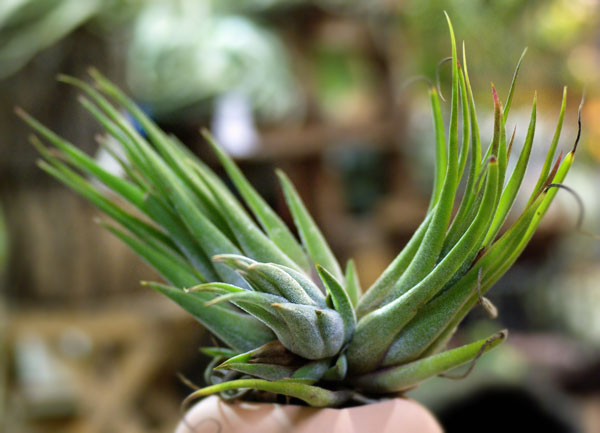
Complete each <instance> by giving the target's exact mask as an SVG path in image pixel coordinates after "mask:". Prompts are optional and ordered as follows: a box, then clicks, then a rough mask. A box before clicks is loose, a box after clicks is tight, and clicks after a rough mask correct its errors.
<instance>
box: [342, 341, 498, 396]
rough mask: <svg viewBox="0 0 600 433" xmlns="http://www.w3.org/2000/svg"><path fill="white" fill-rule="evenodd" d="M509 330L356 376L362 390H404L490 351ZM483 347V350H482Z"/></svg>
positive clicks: (355, 380)
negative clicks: (425, 356) (412, 360)
mask: <svg viewBox="0 0 600 433" xmlns="http://www.w3.org/2000/svg"><path fill="white" fill-rule="evenodd" d="M507 334H508V332H507V331H500V332H499V333H497V334H495V335H493V336H492V337H490V338H486V339H483V340H479V341H476V342H474V343H471V344H467V345H465V346H461V347H458V348H456V349H452V350H448V351H446V352H442V353H439V354H437V355H433V356H430V357H428V358H423V359H420V360H418V361H414V362H411V363H409V364H404V365H400V366H397V367H390V368H386V369H383V370H378V371H375V372H373V373H369V374H365V375H362V376H358V377H356V378H354V379H352V382H353V384H354V385H355V386H356V387H357V388H359V389H362V390H365V391H368V392H377V393H390V392H401V391H405V390H408V389H410V388H413V387H414V386H415V385H417V384H418V383H420V382H422V381H424V380H425V379H429V378H431V377H434V376H437V375H439V374H441V373H444V372H446V371H448V370H451V369H453V368H456V367H459V366H461V365H463V364H465V363H467V362H469V361H472V360H474V359H476V357H477V356H478V355H479V354H480V351H481V350H483V352H487V351H489V350H491V349H493V348H494V347H496V346H498V345H499V344H500V343H502V342H503V341H504V340H505V339H506V337H507ZM482 348H483V349H482Z"/></svg>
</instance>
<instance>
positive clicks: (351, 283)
mask: <svg viewBox="0 0 600 433" xmlns="http://www.w3.org/2000/svg"><path fill="white" fill-rule="evenodd" d="M346 292H347V293H348V297H349V298H350V302H352V306H353V307H356V305H357V304H358V300H359V299H360V296H361V294H362V289H361V288H360V280H359V279H358V273H357V271H356V266H355V265H354V260H352V259H350V260H348V263H347V264H346Z"/></svg>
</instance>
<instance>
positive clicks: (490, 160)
mask: <svg viewBox="0 0 600 433" xmlns="http://www.w3.org/2000/svg"><path fill="white" fill-rule="evenodd" d="M448 25H449V29H450V37H451V42H452V44H451V48H452V57H451V59H452V62H451V64H452V95H451V101H450V120H449V128H448V130H447V131H446V130H445V128H444V124H443V121H442V114H441V106H440V95H439V92H438V91H437V90H436V88H434V87H433V86H431V88H430V89H429V96H430V98H431V105H432V110H433V120H434V128H435V136H436V140H435V148H436V169H435V181H434V187H433V193H432V198H431V202H430V206H429V209H428V211H427V215H426V216H425V218H424V220H423V222H422V223H421V225H420V226H419V227H418V229H417V230H416V231H415V233H414V235H413V236H412V238H411V239H410V241H409V242H408V243H407V244H406V246H405V247H404V249H403V250H402V251H401V252H400V253H399V254H398V256H397V257H396V258H395V259H394V260H393V262H392V263H391V264H390V265H389V266H388V267H387V269H386V270H385V271H384V272H383V274H382V275H381V276H380V277H379V278H378V279H377V281H376V282H375V283H374V284H373V285H372V286H371V287H370V288H369V289H368V290H366V291H365V292H364V293H362V291H361V288H360V284H359V278H358V275H357V272H356V268H355V266H354V264H353V262H352V261H349V262H348V263H347V265H346V266H345V269H344V270H343V269H342V267H341V266H340V264H339V263H338V261H337V260H336V258H335V256H334V255H333V253H332V251H331V249H330V247H329V246H328V244H327V242H326V240H325V238H324V237H323V235H322V233H321V232H320V230H319V229H318V227H317V226H316V225H315V222H314V221H313V219H312V217H311V216H310V215H309V213H308V211H307V209H306V207H305V205H304V204H303V202H302V200H301V198H300V197H299V195H298V193H297V191H296V190H295V189H294V186H293V185H292V183H291V181H290V180H289V179H288V177H287V176H286V175H285V174H284V173H283V172H280V171H279V172H277V174H278V176H279V181H280V183H281V187H282V189H283V194H284V195H285V199H286V202H287V205H288V207H289V210H290V212H291V214H292V216H293V220H294V224H295V227H296V229H297V231H298V233H299V238H300V241H299V240H297V239H296V237H295V236H294V234H293V233H292V232H291V230H290V229H289V228H288V227H287V226H286V224H285V223H284V222H283V221H282V220H281V218H280V217H279V216H278V215H277V214H276V213H275V212H274V211H273V210H272V209H271V208H270V207H269V206H268V204H267V203H266V202H265V200H264V199H263V198H261V196H260V195H259V194H258V193H257V192H256V190H255V189H254V188H253V187H252V186H251V185H250V183H249V182H248V181H247V179H246V178H245V177H244V175H243V174H242V172H241V171H240V170H239V169H238V167H237V166H236V164H235V163H234V161H233V160H232V159H231V158H230V157H229V156H228V155H227V154H226V153H225V152H224V151H223V149H222V148H221V147H219V145H218V144H217V143H216V142H215V141H214V140H213V138H212V137H211V135H210V134H209V133H208V132H206V131H205V132H204V136H205V138H206V140H207V141H208V143H210V145H211V146H212V149H213V150H214V152H215V154H216V156H217V157H218V159H219V161H220V162H221V164H222V166H223V168H224V169H225V171H226V173H227V175H228V176H229V179H230V180H231V182H232V183H233V184H234V185H235V187H236V189H237V192H238V193H239V195H240V196H241V198H242V201H243V203H242V202H240V200H238V199H237V198H236V196H235V195H234V194H233V193H232V192H231V191H230V190H229V189H228V187H227V186H226V185H225V183H224V182H223V181H222V180H221V179H220V178H219V177H218V176H217V175H216V174H215V173H214V172H213V171H212V170H211V169H210V168H209V167H208V166H207V165H206V164H205V163H203V162H202V161H200V160H199V159H198V158H197V157H196V156H195V155H194V154H193V153H192V152H190V151H189V150H188V148H186V147H185V146H184V145H182V144H181V143H180V142H179V141H178V140H177V138H176V137H174V136H171V135H168V134H166V133H165V132H163V131H162V130H161V129H159V128H158V127H157V126H156V125H155V124H154V123H153V122H152V121H151V120H150V119H149V118H148V117H147V116H146V115H145V114H144V113H143V111H142V110H140V109H139V108H138V107H137V106H136V105H135V104H134V103H133V102H132V101H131V100H130V99H129V98H128V97H127V96H125V95H124V94H123V93H122V92H121V91H120V90H119V89H118V88H117V87H116V86H115V85H114V84H112V83H111V82H110V81H109V80H107V79H106V78H105V77H103V76H102V75H101V74H100V73H99V72H98V71H96V70H93V69H92V70H91V71H90V75H91V77H92V79H93V81H94V86H91V85H89V84H87V83H85V82H83V81H80V80H78V79H76V78H73V77H67V76H61V77H60V78H59V80H60V81H63V82H65V83H68V84H71V85H73V86H75V87H78V88H79V89H80V90H82V91H83V93H84V95H85V96H82V97H81V98H80V102H81V104H82V105H83V106H84V107H85V108H86V109H87V110H88V111H89V112H90V113H91V114H92V115H93V116H94V117H95V118H96V119H97V120H98V121H99V122H100V124H101V125H102V126H103V127H104V128H105V129H106V132H107V133H108V134H109V135H110V136H112V137H113V138H114V139H115V140H113V141H108V140H104V139H103V140H101V144H102V145H103V146H105V147H106V149H107V150H108V151H110V152H111V153H112V154H113V155H114V157H115V158H116V159H117V161H118V162H119V163H120V164H121V166H122V168H123V171H124V172H125V173H126V176H125V177H118V176H116V175H113V174H111V173H110V172H108V171H106V170H105V169H103V168H102V167H101V166H99V165H98V164H97V163H96V162H95V160H94V159H92V158H90V157H89V156H87V155H86V154H85V153H83V152H81V151H80V150H79V149H78V148H77V147H76V146H74V145H72V144H70V143H68V142H67V141H66V140H64V139H62V138H61V137H59V136H58V135H56V134H55V133H53V132H52V131H50V130H49V129H47V128H46V127H44V126H43V125H42V124H40V123H39V122H38V121H37V120H35V119H34V118H33V117H31V116H30V115H28V114H26V113H25V112H23V111H22V110H18V111H17V112H18V114H19V115H20V116H21V117H22V118H23V119H24V120H25V121H26V122H27V123H28V124H29V125H30V126H31V127H32V128H33V129H34V130H35V131H36V132H37V133H38V134H39V136H41V138H37V137H35V136H34V137H33V138H32V142H33V144H34V145H35V146H36V147H37V149H38V150H39V152H40V154H41V156H42V159H41V160H40V162H39V166H40V167H41V168H42V169H43V170H44V171H46V172H47V173H49V174H50V175H51V176H53V177H55V178H57V179H58V180H59V181H61V182H63V183H64V184H66V185H67V186H69V187H70V188H72V189H73V190H75V191H77V192H78V193H79V194H81V195H82V196H84V197H85V198H87V199H88V200H89V201H90V202H92V203H93V204H94V205H96V206H97V207H98V208H99V209H100V210H101V211H102V212H104V213H105V214H106V215H107V216H109V217H111V218H112V219H113V220H114V221H115V222H116V223H118V226H117V225H114V224H112V223H109V222H103V223H102V224H103V225H104V226H105V227H106V228H107V229H108V230H110V231H111V232H112V233H113V234H114V235H116V236H117V237H119V238H120V239H121V240H122V241H123V242H125V243H126V244H127V245H129V246H130V247H131V248H132V249H133V250H134V251H135V252H136V253H137V254H139V255H140V256H141V257H142V258H143V259H144V260H145V261H146V262H148V263H149V264H150V265H151V266H152V267H154V268H155V269H156V270H157V271H158V272H160V274H161V275H162V277H163V278H164V279H165V280H166V281H167V282H168V284H163V283H157V282H149V283H144V284H147V285H148V286H149V287H151V288H152V289H154V290H156V291H158V292H160V293H162V294H164V295H166V296H167V297H169V298H170V299H172V300H173V301H174V302H176V303H177V304H179V305H180V306H181V307H182V308H183V309H185V310H186V311H187V312H189V313H190V314H192V315H193V316H194V317H195V318H196V319H198V321H199V322H200V323H202V324H203V325H204V326H205V327H206V328H207V329H208V330H209V331H210V332H211V333H212V334H213V335H214V336H215V337H217V338H218V339H219V340H220V341H221V343H222V344H223V347H208V348H204V349H203V352H204V353H205V354H207V355H208V356H210V357H212V358H213V360H212V362H211V363H210V365H209V367H208V369H207V371H206V374H205V376H206V380H207V383H208V386H206V387H204V388H200V389H197V390H196V391H195V392H193V393H192V394H191V396H190V397H189V398H190V399H193V398H198V397H201V396H205V395H209V394H214V393H221V395H222V396H224V397H227V398H233V397H238V396H240V395H241V394H243V393H244V392H248V391H249V390H250V391H251V390H260V391H268V392H271V393H276V394H282V395H285V396H288V397H295V398H298V399H301V400H303V401H305V402H306V403H308V404H309V405H311V406H317V407H324V406H339V405H342V404H344V403H345V402H347V401H348V400H351V399H360V396H361V395H362V396H364V395H368V396H378V395H384V394H391V393H402V392H404V391H406V390H408V389H411V388H413V387H415V386H416V385H417V384H419V383H420V382H421V381H423V380H425V379H427V378H430V377H434V376H438V375H441V374H444V373H445V372H446V371H448V370H451V369H454V368H455V367H458V366H460V365H464V364H467V363H469V362H471V363H472V364H471V366H472V365H473V363H474V362H475V361H476V360H477V358H478V357H479V356H481V355H482V354H483V353H484V352H486V351H488V350H490V349H492V348H494V347H496V346H497V345H499V344H500V343H501V342H502V341H504V340H505V339H506V336H507V332H506V331H500V332H498V333H496V334H494V335H492V336H490V337H487V338H484V339H481V340H479V341H475V342H473V343H470V344H466V345H464V346H461V347H457V348H454V349H451V350H445V348H446V345H447V343H448V341H449V340H450V338H451V337H452V335H453V334H454V332H455V330H456V328H457V326H458V324H459V323H460V322H461V321H462V320H463V319H464V317H465V316H466V315H467V314H468V313H469V311H471V309H473V308H474V307H475V306H476V305H478V304H482V305H483V306H484V307H485V308H486V310H487V311H488V312H489V313H490V314H492V315H493V314H494V313H495V312H494V307H493V305H492V304H491V302H490V301H489V300H487V299H486V298H484V295H485V293H486V292H487V291H488V290H489V289H490V288H491V287H492V286H493V285H494V283H496V282H497V281H498V279H499V278H500V277H501V276H502V275H503V274H504V273H505V272H506V271H507V270H508V269H509V268H510V267H511V266H512V265H513V263H514V262H515V260H516V259H517V257H519V255H520V254H521V252H522V251H523V249H524V248H525V246H526V245H527V244H528V242H529V241H530V240H531V238H532V236H533V234H534V232H535V231H536V228H537V227H538V225H539V224H540V221H541V219H542V217H543V216H544V214H545V213H546V211H547V209H548V207H549V206H550V203H551V202H552V200H553V198H554V196H555V194H556V192H557V189H554V188H552V186H553V185H557V184H561V183H562V182H563V180H564V179H565V176H566V175H567V172H568V171H569V169H570V167H571V165H572V163H573V157H574V154H575V148H576V146H575V147H574V148H573V150H571V151H570V152H569V153H567V154H566V155H565V156H564V158H562V155H559V156H558V158H556V159H555V158H554V157H555V153H556V148H557V143H558V140H559V137H560V134H561V130H562V125H563V119H564V114H565V106H566V89H565V92H564V94H563V100H562V105H561V109H560V115H559V119H558V123H557V125H556V132H555V134H554V138H553V140H552V142H551V144H550V147H549V150H548V153H547V156H546V160H545V163H544V166H543V168H542V170H541V172H540V174H539V180H538V182H537V184H536V185H535V188H534V189H533V191H531V192H530V198H529V201H528V203H527V205H526V206H525V208H524V210H523V211H522V212H521V214H520V216H519V217H518V218H517V219H516V220H515V221H514V222H512V223H510V224H505V222H506V218H507V215H508V213H509V211H510V209H511V207H512V206H513V203H514V202H515V198H516V196H517V193H518V192H519V190H520V189H521V183H522V180H523V176H524V174H525V170H526V168H527V165H528V160H529V156H530V152H531V148H532V144H533V138H534V132H535V124H536V99H535V96H534V99H533V107H532V110H531V120H530V122H529V128H528V132H527V136H526V139H525V142H524V144H523V147H522V150H521V151H520V153H519V154H518V155H516V157H517V161H516V164H515V168H514V170H513V171H512V173H510V175H509V174H508V173H507V166H508V164H507V162H508V159H509V157H510V156H511V149H512V143H513V139H514V134H513V137H512V138H511V139H510V140H508V141H507V137H506V132H505V124H506V118H507V117H508V115H509V111H510V108H511V101H512V97H513V94H514V90H515V80H516V78H517V75H518V71H519V67H520V64H521V60H519V63H518V65H517V69H516V71H515V74H514V77H513V80H512V83H511V86H510V90H509V94H508V98H507V100H506V103H505V106H504V107H503V106H502V104H501V102H500V100H499V98H498V95H497V92H496V90H495V89H493V88H492V96H493V103H494V130H493V139H492V141H491V143H490V145H489V146H488V147H487V150H485V151H484V150H483V149H482V145H481V140H480V134H479V126H478V122H477V114H476V109H475V103H474V98H473V92H472V89H471V84H470V80H469V73H468V69H467V62H466V58H465V52H464V44H463V53H462V54H463V56H462V61H461V62H459V59H458V55H457V48H456V43H455V38H454V33H453V29H452V25H451V23H450V20H448ZM521 59H522V57H521ZM113 104H115V105H118V106H120V107H121V110H119V109H117V108H116V107H115V105H113ZM122 110H124V111H127V112H128V113H130V114H131V115H132V116H133V117H134V118H135V120H136V121H137V122H138V123H139V125H140V126H141V129H142V130H143V133H144V134H145V137H146V138H145V137H144V136H142V134H141V133H139V132H138V131H137V130H136V129H135V128H134V127H133V126H132V125H131V124H130V123H129V122H128V121H127V120H126V118H125V117H124V116H123V115H122V114H121V112H122ZM459 111H461V112H462V114H461V116H460V118H461V122H459ZM459 124H460V125H459ZM459 126H461V127H462V135H461V139H460V140H459ZM43 140H44V141H45V142H48V143H50V145H51V146H52V147H51V148H50V147H48V146H47V144H45V143H44V141H43ZM114 143H118V146H119V148H118V149H116V148H115V144H114ZM119 155H124V156H119ZM463 177H465V178H466V180H465V188H464V193H463V194H462V196H461V197H459V196H458V194H457V191H458V186H459V182H460V180H461V179H462V178H463ZM90 178H93V179H94V180H93V181H92V180H90ZM97 181H99V182H100V183H101V184H103V187H102V188H101V187H99V186H98V182H97ZM107 189H108V190H110V191H112V193H114V194H116V195H117V196H120V198H118V199H116V198H115V197H114V195H112V194H108V193H106V192H105V191H106V190H107ZM123 200H125V201H126V202H128V204H129V205H130V206H129V205H128V206H123V205H122V202H123ZM131 208H135V211H133V210H132V209H131ZM246 209H248V210H249V211H247V210H246ZM140 214H141V215H140ZM504 226H507V227H505V229H504V230H503V231H501V228H503V227H504Z"/></svg>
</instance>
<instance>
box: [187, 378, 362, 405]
mask: <svg viewBox="0 0 600 433" xmlns="http://www.w3.org/2000/svg"><path fill="white" fill-rule="evenodd" d="M244 388H250V389H257V390H260V391H268V392H274V393H276V394H282V395H287V396H289V397H295V398H299V399H300V400H302V401H304V402H306V403H307V404H309V405H310V406H313V407H336V406H340V405H342V404H344V403H345V402H346V401H348V400H349V399H350V398H351V397H352V395H353V393H352V392H351V391H329V390H327V389H324V388H320V387H318V386H313V385H307V384H306V383H302V382H301V381H300V380H297V379H296V380H294V379H288V380H278V381H272V382H271V381H267V380H263V379H238V380H232V381H229V382H223V383H219V384H217V385H212V386H207V387H206V388H202V389H199V390H198V391H195V392H194V393H192V394H190V395H189V396H188V397H187V398H186V399H185V401H184V404H187V403H188V402H190V401H191V400H194V399H197V398H200V397H204V396H207V395H211V394H216V393H218V392H222V391H228V390H233V389H244Z"/></svg>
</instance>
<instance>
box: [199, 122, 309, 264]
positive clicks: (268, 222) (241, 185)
mask: <svg viewBox="0 0 600 433" xmlns="http://www.w3.org/2000/svg"><path fill="white" fill-rule="evenodd" d="M202 134H203V135H204V138H206V140H207V141H208V143H209V144H210V145H211V147H212V148H213V150H214V152H215V154H216V155H217V157H218V158H219V160H220V161H221V165H222V166H223V168H224V169H225V171H226V172H227V175H228V176H229V178H230V179H231V181H232V182H233V183H234V185H235V187H236V188H237V190H238V191H239V193H240V194H241V195H242V197H243V198H244V200H245V202H246V204H247V205H248V207H249V208H250V209H251V210H252V213H253V214H254V216H255V217H256V219H257V220H258V221H259V222H260V224H261V225H262V227H263V229H264V230H265V232H266V233H267V234H268V235H269V238H270V239H271V240H272V241H273V243H274V244H275V245H277V246H278V247H279V248H280V249H281V251H283V252H284V253H285V254H287V255H288V257H289V258H290V259H292V260H293V261H294V262H295V263H296V264H297V265H298V266H299V267H300V268H301V269H303V270H305V271H310V264H309V263H308V260H307V258H306V254H305V253H304V251H303V250H302V247H301V246H300V245H299V244H298V242H296V239H295V238H294V235H293V234H292V233H291V232H290V230H289V228H288V227H287V226H286V224H285V223H284V222H283V221H282V220H281V218H279V216H278V215H277V214H276V213H275V212H274V211H273V209H271V207H270V206H269V205H268V204H267V202H266V201H265V200H264V199H263V198H262V197H261V196H260V195H259V194H258V193H257V192H256V190H255V189H254V187H253V186H252V185H251V184H250V182H248V180H247V179H246V177H245V176H244V175H243V173H242V172H241V170H240V169H239V168H238V167H237V165H236V164H235V162H233V160H232V159H231V158H230V157H229V155H227V153H225V151H224V150H223V149H222V148H221V146H219V144H217V142H216V140H215V139H214V138H213V136H212V135H211V134H210V133H209V132H208V131H206V130H204V131H203V132H202Z"/></svg>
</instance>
